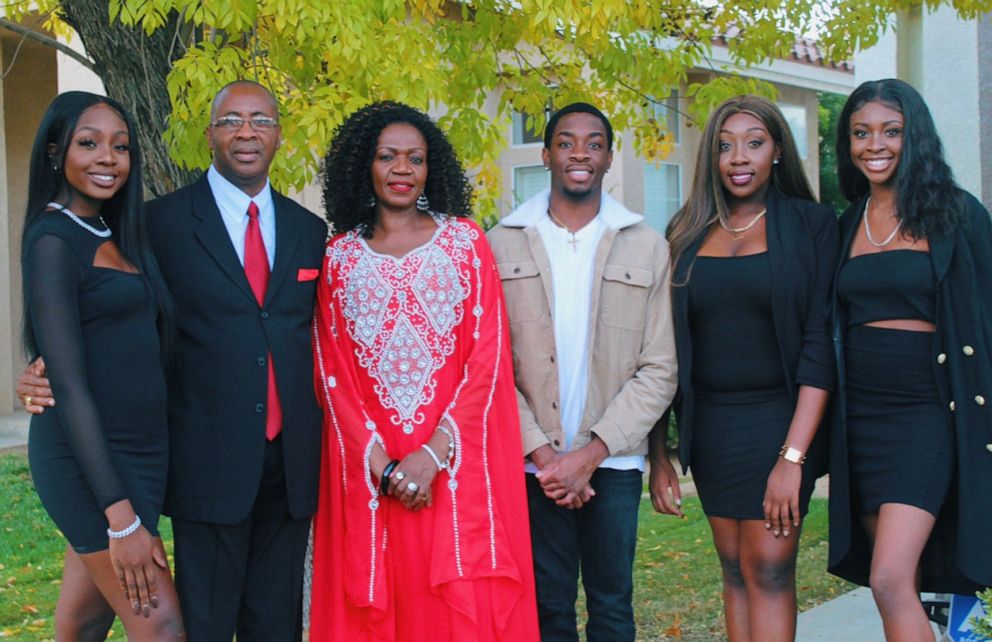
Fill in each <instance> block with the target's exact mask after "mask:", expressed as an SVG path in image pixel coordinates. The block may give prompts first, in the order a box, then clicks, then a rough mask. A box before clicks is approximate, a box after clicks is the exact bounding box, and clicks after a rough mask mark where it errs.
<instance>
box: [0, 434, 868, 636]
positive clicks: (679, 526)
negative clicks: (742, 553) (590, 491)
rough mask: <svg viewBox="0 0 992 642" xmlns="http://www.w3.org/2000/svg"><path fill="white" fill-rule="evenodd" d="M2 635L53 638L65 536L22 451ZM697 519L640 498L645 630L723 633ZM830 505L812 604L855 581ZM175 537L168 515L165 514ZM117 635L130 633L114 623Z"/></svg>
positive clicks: (820, 517)
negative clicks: (843, 568) (834, 563)
mask: <svg viewBox="0 0 992 642" xmlns="http://www.w3.org/2000/svg"><path fill="white" fill-rule="evenodd" d="M0 497H2V498H3V500H2V507H0V529H2V531H0V533H2V534H0V640H23V641H25V642H27V641H32V642H37V641H41V640H52V639H53V637H54V634H53V628H52V615H53V611H54V607H55V600H56V598H57V597H58V590H59V581H60V580H59V578H60V571H61V567H62V554H63V550H64V546H65V544H64V541H63V540H62V538H61V536H60V534H59V533H58V531H57V530H56V529H55V526H54V525H53V524H52V523H51V522H50V521H49V519H48V516H47V515H46V514H45V511H44V509H42V507H41V504H40V503H39V502H38V498H37V496H36V495H35V494H34V489H33V488H32V486H31V480H30V478H29V476H28V465H27V459H26V457H25V456H24V455H23V454H20V453H8V454H3V455H0ZM685 509H686V513H687V515H688V516H689V518H688V519H685V520H679V519H675V518H672V517H668V516H664V517H663V516H660V515H657V514H655V513H654V511H652V510H651V505H650V502H649V501H647V500H646V499H645V500H644V501H643V502H642V504H641V513H640V528H639V533H638V543H637V546H638V550H637V562H636V564H635V569H634V573H635V580H634V609H635V612H636V615H637V624H638V638H639V639H640V640H659V641H660V640H686V641H692V642H704V641H705V642H711V641H714V640H720V639H722V630H723V625H722V621H721V618H722V616H721V611H720V568H719V563H718V561H717V558H716V553H715V552H714V550H713V546H712V544H711V542H710V532H709V527H708V526H707V524H706V520H705V519H704V517H703V514H702V510H701V509H700V507H699V502H698V501H697V500H696V499H695V498H687V499H686V501H685ZM826 509H827V505H826V501H825V500H814V501H813V503H812V505H811V508H810V515H809V517H808V518H807V520H806V523H805V525H804V528H803V531H804V532H803V536H802V542H801V550H800V559H799V580H798V584H799V604H800V609H803V610H804V609H808V608H810V607H812V606H814V605H816V604H819V603H820V602H823V601H824V600H827V599H830V598H831V597H834V596H835V595H838V594H840V593H842V592H845V591H847V590H849V589H850V588H851V585H849V584H846V583H844V582H843V581H841V580H838V579H837V578H834V577H832V576H830V575H828V574H827V573H826V572H825V570H824V569H825V568H826V559H827V542H826V538H827V510H826ZM161 528H162V532H163V536H164V539H165V540H166V543H167V547H169V548H171V547H170V546H169V544H170V541H171V529H170V528H169V524H168V520H163V523H162V524H161ZM111 639H117V640H122V639H124V635H123V632H122V631H121V630H120V629H119V628H115V630H114V632H113V633H112V635H111Z"/></svg>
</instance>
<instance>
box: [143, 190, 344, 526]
mask: <svg viewBox="0 0 992 642" xmlns="http://www.w3.org/2000/svg"><path fill="white" fill-rule="evenodd" d="M272 197H273V202H274V205H275V213H276V214H275V218H276V253H275V262H274V265H273V269H272V276H271V278H270V281H269V286H268V291H267V293H266V296H265V302H264V304H263V305H262V306H259V305H258V303H257V302H256V300H255V296H254V295H253V294H252V291H251V287H250V286H249V284H248V279H247V277H246V276H245V272H244V268H243V267H242V265H241V263H240V261H238V257H237V254H236V253H235V250H234V247H233V245H232V244H231V239H230V236H229V235H228V233H227V229H226V228H225V227H224V222H223V220H222V219H221V214H220V211H219V210H218V208H217V204H216V201H215V200H214V197H213V194H212V192H211V191H210V185H209V183H208V182H207V179H206V176H203V177H201V178H200V180H198V181H197V182H196V183H194V184H193V185H190V186H189V187H186V188H183V189H180V190H178V191H176V192H174V193H172V194H168V195H166V196H163V197H162V198H159V199H156V200H154V201H152V202H150V203H149V204H148V205H147V206H146V208H147V216H148V225H149V233H150V236H151V241H152V246H153V248H154V251H155V256H156V258H157V259H158V263H159V266H160V267H161V270H162V274H163V275H164V278H165V281H166V283H167V284H168V286H169V290H170V291H171V292H172V296H173V297H174V299H175V304H176V312H177V334H176V339H175V341H174V349H173V354H172V357H173V362H172V363H171V364H170V365H169V366H168V368H167V370H168V382H169V389H168V391H169V435H170V453H169V483H168V487H167V490H166V498H165V508H164V512H165V513H166V514H167V515H171V516H172V517H177V518H181V519H187V520H193V521H203V522H210V523H217V524H233V523H237V522H239V521H241V520H242V519H244V518H245V517H247V515H248V512H249V511H250V510H251V507H252V504H253V502H254V499H255V495H256V493H257V491H258V488H259V482H260V479H261V475H262V464H263V458H264V454H265V445H266V439H265V401H266V390H267V386H268V371H267V365H266V363H267V362H266V359H267V358H268V355H269V354H271V355H272V360H273V365H274V368H275V374H276V381H277V385H278V389H279V396H280V400H281V403H282V412H283V428H282V440H283V453H284V459H285V462H284V463H285V474H286V491H287V497H288V502H289V509H290V512H291V513H292V514H293V516H294V517H295V518H297V519H299V518H303V517H306V516H308V515H310V514H312V513H313V512H314V511H315V510H316V506H317V480H318V476H319V470H320V432H321V428H320V426H321V422H320V409H319V407H318V405H317V401H316V397H315V395H314V386H313V356H312V351H311V320H312V316H313V305H314V294H315V291H316V284H317V278H318V277H317V276H316V274H317V271H318V270H319V269H320V264H321V257H322V256H323V250H324V243H325V241H326V237H327V226H326V225H325V223H324V222H323V221H322V220H321V219H319V218H317V217H316V216H315V215H314V214H312V213H311V212H309V211H307V210H306V209H304V208H302V207H300V206H299V205H297V204H296V203H294V202H293V201H291V200H290V199H288V198H286V197H284V196H282V195H280V194H277V193H275V192H273V195H272ZM301 270H303V271H304V272H301Z"/></svg>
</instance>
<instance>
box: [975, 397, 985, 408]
mask: <svg viewBox="0 0 992 642" xmlns="http://www.w3.org/2000/svg"><path fill="white" fill-rule="evenodd" d="M975 403H977V404H978V405H979V406H984V405H985V397H983V396H982V395H975Z"/></svg>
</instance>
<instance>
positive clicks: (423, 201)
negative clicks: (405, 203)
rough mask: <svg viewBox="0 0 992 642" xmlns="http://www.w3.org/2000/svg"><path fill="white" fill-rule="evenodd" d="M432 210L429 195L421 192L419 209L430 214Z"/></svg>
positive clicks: (418, 202)
mask: <svg viewBox="0 0 992 642" xmlns="http://www.w3.org/2000/svg"><path fill="white" fill-rule="evenodd" d="M430 208H431V204H430V202H429V201H428V200H427V193H426V192H421V193H420V196H418V197H417V209H418V210H420V211H421V212H429V211H430Z"/></svg>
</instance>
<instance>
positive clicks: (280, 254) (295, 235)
mask: <svg viewBox="0 0 992 642" xmlns="http://www.w3.org/2000/svg"><path fill="white" fill-rule="evenodd" d="M287 201H288V199H287V198H286V197H285V196H283V195H282V194H278V193H277V192H276V191H275V190H273V191H272V204H273V206H274V209H275V212H276V258H275V261H274V263H273V266H272V276H271V277H269V288H268V290H266V292H265V303H266V305H268V304H269V302H270V301H272V297H273V296H275V292H276V291H277V290H278V289H279V287H280V285H281V284H282V282H283V281H284V280H285V279H286V275H287V273H288V272H289V271H290V270H289V267H290V265H291V264H292V263H293V261H292V259H293V256H294V255H295V254H296V246H297V245H299V243H300V237H301V236H302V234H303V226H302V225H294V224H293V216H292V215H291V213H290V212H289V208H288V207H286V205H287Z"/></svg>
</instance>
